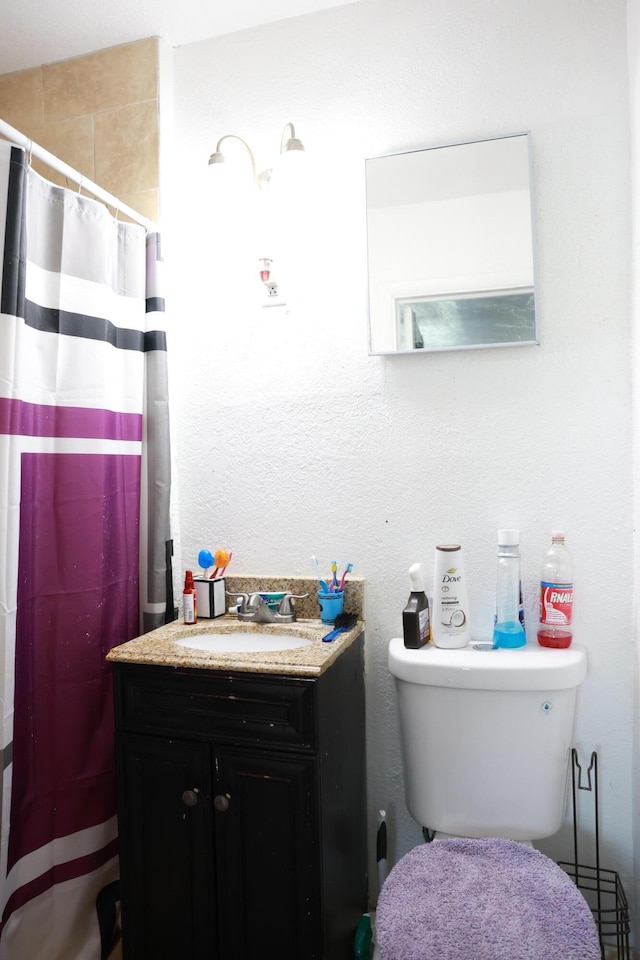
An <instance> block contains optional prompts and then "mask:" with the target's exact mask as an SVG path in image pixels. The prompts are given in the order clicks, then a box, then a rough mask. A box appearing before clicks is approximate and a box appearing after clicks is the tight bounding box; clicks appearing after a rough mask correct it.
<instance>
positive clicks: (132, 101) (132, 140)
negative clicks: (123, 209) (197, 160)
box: [0, 37, 159, 220]
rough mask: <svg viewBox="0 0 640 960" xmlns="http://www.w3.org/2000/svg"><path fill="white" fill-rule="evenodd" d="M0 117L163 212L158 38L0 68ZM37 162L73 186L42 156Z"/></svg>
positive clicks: (146, 211)
mask: <svg viewBox="0 0 640 960" xmlns="http://www.w3.org/2000/svg"><path fill="white" fill-rule="evenodd" d="M0 117H1V118H2V119H3V120H6V121H7V123H10V124H11V126H12V127H16V129H18V130H20V131H21V132H22V133H24V134H26V136H28V137H31V139H32V140H35V141H36V143H39V144H40V145H41V146H43V147H44V148H45V149H46V150H49V151H50V152H51V153H53V154H55V155H56V156H58V157H60V159H61V160H64V161H65V163H68V164H69V165H70V166H72V167H73V168H74V169H76V170H78V171H79V172H80V173H82V174H83V175H84V176H86V177H87V178H88V179H90V180H93V181H94V182H95V183H98V184H99V185H100V186H101V187H104V188H105V189H106V190H108V191H109V192H110V193H113V194H114V195H115V196H116V197H119V198H120V199H121V200H122V201H123V202H124V203H126V204H128V205H129V206H131V207H133V209H134V210H137V211H138V212H140V213H142V214H143V215H144V216H146V217H149V218H151V219H152V220H158V218H159V193H158V186H159V174H158V140H159V137H158V40H157V38H155V37H152V38H149V39H146V40H138V41H137V42H136V43H128V44H125V45H123V46H120V47H110V48H108V49H107V50H100V51H98V52H97V53H90V54H88V55H87V56H84V57H76V58H74V59H73V60H63V61H61V62H60V63H51V64H47V65H45V66H41V67H35V68H34V69H32V70H21V71H18V72H17V73H6V74H4V75H2V76H0ZM33 165H34V167H35V168H36V169H37V170H38V171H39V172H40V173H42V174H43V175H44V176H46V177H47V179H49V180H52V181H54V182H55V183H61V184H63V185H65V186H73V185H72V184H67V182H66V180H64V178H62V177H61V176H60V175H59V174H56V173H54V172H53V171H51V169H50V168H48V167H45V166H44V165H43V164H41V163H39V162H38V161H37V160H34V161H33Z"/></svg>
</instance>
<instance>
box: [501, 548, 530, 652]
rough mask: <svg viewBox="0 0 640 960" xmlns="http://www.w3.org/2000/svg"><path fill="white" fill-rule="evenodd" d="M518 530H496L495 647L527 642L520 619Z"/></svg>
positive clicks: (509, 646)
mask: <svg viewBox="0 0 640 960" xmlns="http://www.w3.org/2000/svg"><path fill="white" fill-rule="evenodd" d="M519 543H520V532H519V531H518V530H498V574H497V579H496V622H495V625H494V628H493V645H494V647H507V648H515V647H523V646H524V645H525V643H526V642H527V638H526V635H525V632H524V627H523V625H522V621H521V619H520V590H521V588H520V551H519V549H518V547H519Z"/></svg>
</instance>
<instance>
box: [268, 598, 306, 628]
mask: <svg viewBox="0 0 640 960" xmlns="http://www.w3.org/2000/svg"><path fill="white" fill-rule="evenodd" d="M308 596H309V594H308V593H285V595H284V597H283V598H282V600H281V601H280V603H279V604H278V612H277V614H276V616H277V617H278V619H284V618H285V617H286V618H287V620H288V621H289V622H292V621H293V620H295V618H296V605H295V603H292V602H291V601H292V600H304V599H305V597H308Z"/></svg>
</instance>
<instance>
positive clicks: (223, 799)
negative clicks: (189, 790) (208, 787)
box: [213, 793, 229, 813]
mask: <svg viewBox="0 0 640 960" xmlns="http://www.w3.org/2000/svg"><path fill="white" fill-rule="evenodd" d="M213 805H214V807H215V808H216V810H217V811H218V813H226V812H227V810H228V809H229V794H228V793H226V794H225V793H219V794H218V795H217V796H215V797H214V798H213Z"/></svg>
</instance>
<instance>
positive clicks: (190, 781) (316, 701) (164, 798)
mask: <svg viewBox="0 0 640 960" xmlns="http://www.w3.org/2000/svg"><path fill="white" fill-rule="evenodd" d="M216 623H219V621H216ZM293 626H294V628H297V629H298V630H299V629H301V627H300V625H299V624H296V625H293ZM185 629H186V628H185V627H181V625H169V626H168V627H163V628H160V629H159V630H156V631H153V632H152V633H150V634H146V635H145V636H144V637H141V638H139V639H138V640H134V641H131V642H130V643H128V644H124V645H123V646H122V647H118V648H116V649H115V650H113V651H111V653H110V654H109V660H110V661H111V662H112V667H113V678H114V696H115V718H116V757H117V779H118V820H119V832H120V865H121V899H122V931H123V960H179V958H181V957H189V958H190V960H205V958H206V960H257V958H259V957H271V956H273V957H276V956H277V957H278V958H279V960H343V958H344V960H351V958H352V956H353V937H354V933H355V929H356V926H357V923H358V920H359V919H360V917H361V915H362V913H363V912H364V911H365V910H366V909H367V853H366V813H365V754H364V745H365V731H364V676H363V674H364V670H363V634H362V625H361V624H360V625H359V626H358V627H356V628H354V629H353V630H351V631H349V632H348V633H347V634H343V635H342V636H341V637H340V638H338V640H336V641H334V643H333V644H332V643H329V644H327V643H324V644H323V643H322V641H321V636H322V634H324V633H326V630H327V628H326V627H318V628H317V631H316V634H313V635H314V636H315V637H316V639H315V640H314V642H313V643H312V644H310V646H308V647H306V648H305V649H304V650H286V651H282V655H281V656H279V655H278V653H277V652H275V653H273V652H272V653H270V654H252V653H245V654H241V653H239V654H207V653H203V652H202V651H197V650H189V648H180V647H177V645H176V643H175V642H173V640H174V639H175V637H173V639H172V631H173V632H174V634H177V633H179V632H180V630H181V631H182V633H183V634H184V631H185ZM189 629H191V630H193V631H194V632H197V631H198V630H200V631H202V630H203V629H207V628H206V627H204V628H203V627H194V628H189ZM279 661H281V662H279Z"/></svg>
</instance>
